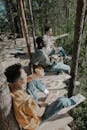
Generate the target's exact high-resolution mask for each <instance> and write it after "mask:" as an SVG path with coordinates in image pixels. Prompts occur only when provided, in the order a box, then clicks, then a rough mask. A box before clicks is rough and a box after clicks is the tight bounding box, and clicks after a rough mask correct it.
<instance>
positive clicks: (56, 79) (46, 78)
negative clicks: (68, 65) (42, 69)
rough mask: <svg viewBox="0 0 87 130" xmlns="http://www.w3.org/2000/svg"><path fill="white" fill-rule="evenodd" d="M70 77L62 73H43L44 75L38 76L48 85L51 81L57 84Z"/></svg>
mask: <svg viewBox="0 0 87 130" xmlns="http://www.w3.org/2000/svg"><path fill="white" fill-rule="evenodd" d="M70 78H71V76H70V75H68V74H66V73H62V74H59V75H49V76H48V75H45V76H44V77H42V78H40V80H41V81H42V82H44V83H45V84H47V85H49V86H50V84H52V83H55V84H58V83H59V82H64V81H66V80H68V79H70Z"/></svg>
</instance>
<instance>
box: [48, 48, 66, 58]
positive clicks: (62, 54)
mask: <svg viewBox="0 0 87 130" xmlns="http://www.w3.org/2000/svg"><path fill="white" fill-rule="evenodd" d="M53 54H55V49H54V48H52V49H51V51H50V54H49V56H51V55H53ZM56 54H59V55H60V56H63V57H66V53H65V50H64V49H63V48H62V47H61V49H60V50H59V51H58V52H57V53H56Z"/></svg>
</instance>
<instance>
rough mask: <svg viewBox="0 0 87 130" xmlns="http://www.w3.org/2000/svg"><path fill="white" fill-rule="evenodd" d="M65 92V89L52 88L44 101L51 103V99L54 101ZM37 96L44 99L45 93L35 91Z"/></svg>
mask: <svg viewBox="0 0 87 130" xmlns="http://www.w3.org/2000/svg"><path fill="white" fill-rule="evenodd" d="M66 94H67V90H66V89H61V90H58V91H56V90H54V91H51V92H50V93H49V95H48V97H47V100H46V103H48V104H51V103H52V102H53V101H55V100H56V99H57V98H59V97H62V96H64V95H66ZM37 96H38V98H39V99H45V95H44V94H43V93H41V92H38V93H37Z"/></svg>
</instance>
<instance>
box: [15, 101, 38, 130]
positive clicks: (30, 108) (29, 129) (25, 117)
mask: <svg viewBox="0 0 87 130" xmlns="http://www.w3.org/2000/svg"><path fill="white" fill-rule="evenodd" d="M36 111H37V105H36V104H35V102H33V101H32V99H29V100H26V102H24V103H22V104H21V105H20V107H19V108H18V112H17V113H16V119H17V121H18V123H19V124H20V125H21V126H22V127H23V128H24V130H35V129H36V128H37V127H38V125H39V124H40V120H39V118H38V116H37V114H36Z"/></svg>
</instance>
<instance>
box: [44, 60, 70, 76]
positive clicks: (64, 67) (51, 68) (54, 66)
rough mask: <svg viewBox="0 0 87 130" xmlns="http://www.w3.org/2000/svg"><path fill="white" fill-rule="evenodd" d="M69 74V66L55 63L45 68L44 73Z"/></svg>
mask: <svg viewBox="0 0 87 130" xmlns="http://www.w3.org/2000/svg"><path fill="white" fill-rule="evenodd" d="M61 71H64V72H66V73H70V66H69V65H66V64H64V63H63V62H55V63H53V64H52V65H50V66H48V67H45V72H61Z"/></svg>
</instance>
